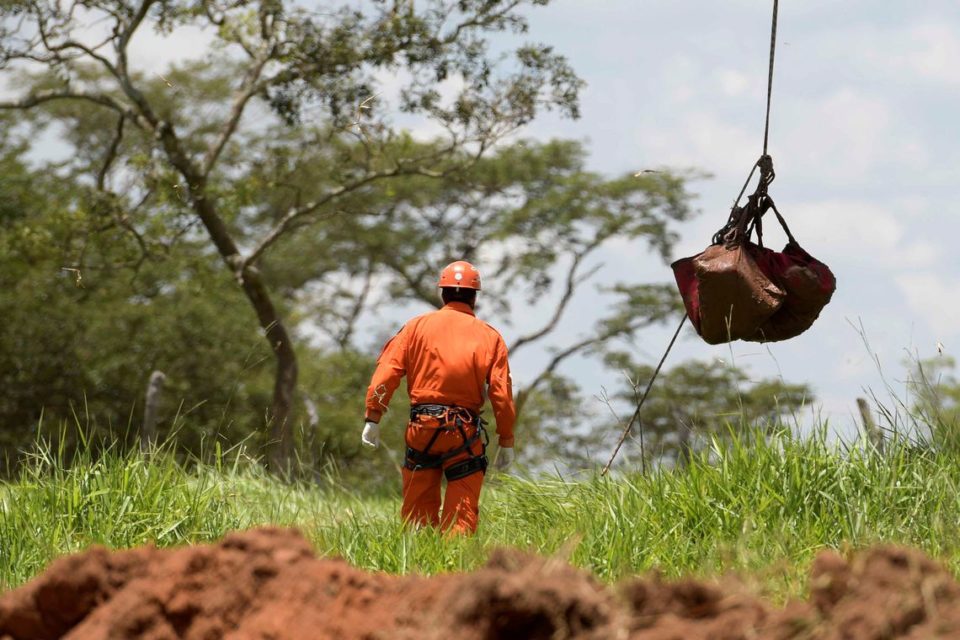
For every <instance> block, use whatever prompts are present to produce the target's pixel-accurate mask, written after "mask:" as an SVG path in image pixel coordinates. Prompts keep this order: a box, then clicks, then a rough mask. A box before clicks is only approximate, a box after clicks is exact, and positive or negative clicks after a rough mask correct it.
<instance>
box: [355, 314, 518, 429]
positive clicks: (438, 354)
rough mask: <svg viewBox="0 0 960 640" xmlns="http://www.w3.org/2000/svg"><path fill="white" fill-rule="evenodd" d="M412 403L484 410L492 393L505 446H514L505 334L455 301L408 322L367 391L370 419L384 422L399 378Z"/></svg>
mask: <svg viewBox="0 0 960 640" xmlns="http://www.w3.org/2000/svg"><path fill="white" fill-rule="evenodd" d="M404 375H406V376H407V388H408V391H409V393H410V403H411V404H412V405H417V404H444V405H453V406H459V407H464V408H466V409H470V410H471V411H475V412H477V411H480V409H481V408H482V407H483V403H484V399H485V395H486V394H485V387H486V388H488V389H489V393H490V400H491V403H492V405H493V409H494V415H495V417H496V421H497V433H498V434H499V435H500V440H501V443H502V444H503V445H504V446H511V444H512V442H513V423H514V420H515V409H514V406H513V389H512V387H511V381H510V368H509V365H508V364H507V347H506V345H505V344H504V342H503V338H502V337H501V336H500V334H499V333H498V332H497V331H496V330H495V329H494V328H493V327H491V326H490V325H488V324H487V323H485V322H483V321H482V320H479V319H477V318H476V317H475V316H474V315H473V311H472V309H470V307H469V306H468V305H466V304H462V303H457V302H453V303H450V304H447V305H445V306H444V307H443V308H442V309H439V310H437V311H433V312H431V313H427V314H424V315H422V316H418V317H416V318H414V319H413V320H411V321H410V322H408V323H407V324H406V325H405V326H404V327H403V329H401V330H400V333H398V334H397V335H396V336H394V337H393V338H392V339H391V340H390V341H389V342H388V343H387V344H386V346H384V348H383V352H382V353H381V354H380V357H379V358H378V360H377V370H376V372H374V375H373V379H372V381H371V384H370V389H369V390H368V393H367V415H368V417H372V418H373V419H376V420H379V418H380V415H381V414H382V413H383V411H384V410H385V408H386V405H387V404H389V401H390V398H391V397H392V395H393V392H394V391H395V390H396V388H397V386H398V385H399V383H400V378H401V377H403V376H404Z"/></svg>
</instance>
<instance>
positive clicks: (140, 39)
mask: <svg viewBox="0 0 960 640" xmlns="http://www.w3.org/2000/svg"><path fill="white" fill-rule="evenodd" d="M150 26H151V25H145V26H144V27H143V28H142V29H141V30H140V31H138V32H137V35H136V37H134V39H133V40H131V41H130V53H129V57H130V60H131V64H132V65H133V66H134V67H135V68H136V70H137V71H141V72H145V73H148V74H154V73H163V71H164V70H165V69H168V68H169V67H170V66H171V65H173V64H179V63H183V62H186V61H188V60H196V59H199V58H201V57H203V56H205V55H208V54H209V52H210V46H211V45H212V44H213V41H214V39H215V38H216V35H215V33H214V32H213V30H212V29H199V28H197V27H194V26H182V27H178V28H177V29H175V30H174V31H173V32H172V33H170V34H161V33H158V32H157V31H155V30H154V29H152V28H150Z"/></svg>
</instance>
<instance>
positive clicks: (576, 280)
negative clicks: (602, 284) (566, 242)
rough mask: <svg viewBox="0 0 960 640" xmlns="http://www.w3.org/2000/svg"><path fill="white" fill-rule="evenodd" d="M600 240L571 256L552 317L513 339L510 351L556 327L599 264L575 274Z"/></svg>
mask: <svg viewBox="0 0 960 640" xmlns="http://www.w3.org/2000/svg"><path fill="white" fill-rule="evenodd" d="M600 244H601V242H597V241H594V242H592V243H591V244H590V245H588V246H587V247H586V248H585V249H584V250H582V251H578V252H576V253H575V254H574V256H573V262H571V263H570V269H569V270H568V271H567V279H566V285H565V287H564V291H563V295H562V296H561V298H560V301H559V302H558V303H557V308H556V309H554V312H553V317H551V318H550V320H548V321H547V323H546V324H545V325H544V326H543V327H541V328H540V329H538V330H537V331H534V332H533V333H529V334H527V335H525V336H521V337H520V338H517V340H516V341H514V343H513V345H511V346H510V353H515V352H516V350H517V349H519V348H520V347H522V346H524V345H526V344H530V343H531V342H533V341H535V340H539V339H540V338H542V337H543V336H545V335H547V334H548V333H550V332H551V331H553V330H554V329H556V328H557V324H559V322H560V319H561V318H562V317H563V315H564V313H565V312H566V310H567V307H568V306H569V304H570V300H571V299H572V298H573V294H574V293H575V292H576V289H577V286H579V285H580V284H581V283H583V282H584V281H585V280H588V279H589V278H590V277H592V276H593V275H594V274H595V273H596V272H597V271H598V270H599V269H600V266H601V265H597V266H595V267H593V268H592V269H590V271H588V272H587V273H585V274H584V275H583V276H579V277H578V276H577V271H578V270H579V269H580V265H581V264H582V263H583V259H584V258H585V257H586V256H587V255H588V254H590V253H591V252H592V251H593V250H594V249H596V248H597V247H599V246H600Z"/></svg>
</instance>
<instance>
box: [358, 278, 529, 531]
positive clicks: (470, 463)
mask: <svg viewBox="0 0 960 640" xmlns="http://www.w3.org/2000/svg"><path fill="white" fill-rule="evenodd" d="M437 284H438V286H439V287H440V296H441V299H442V300H443V308H441V309H439V310H437V311H433V312H430V313H426V314H424V315H421V316H418V317H416V318H414V319H412V320H410V321H409V322H408V323H407V324H406V325H404V327H403V328H402V329H401V330H400V332H399V333H398V334H397V335H395V336H394V337H393V338H391V339H390V341H388V342H387V344H386V345H385V346H384V347H383V351H382V352H381V353H380V357H379V358H378V359H377V368H376V371H374V373H373V379H372V380H371V381H370V387H369V389H368V390H367V402H366V419H365V425H364V428H363V435H362V437H361V439H362V442H363V444H365V445H367V446H370V447H377V446H379V444H380V426H379V422H380V418H381V416H382V415H383V413H384V412H385V411H386V410H387V406H388V405H389V404H390V398H391V397H392V396H393V392H394V391H396V389H397V387H398V386H399V385H400V379H401V378H402V377H403V376H407V389H408V392H409V394H410V404H411V408H410V422H409V423H408V424H407V432H406V444H407V453H406V459H405V461H404V465H403V506H402V508H401V515H402V517H403V519H404V520H405V521H406V522H409V523H411V524H415V525H432V526H439V527H441V528H442V529H443V530H445V531H453V532H457V533H473V532H474V531H476V529H477V521H478V517H479V499H480V488H481V487H482V486H483V478H484V474H485V473H486V469H487V457H486V444H487V442H486V432H485V430H484V427H483V421H482V420H481V418H480V409H481V408H482V407H483V403H484V399H485V398H486V397H487V395H488V394H489V397H490V403H491V405H492V406H493V413H494V417H495V418H496V421H497V436H498V437H499V445H500V451H499V453H498V455H497V467H498V468H499V469H501V470H505V469H506V468H508V467H509V466H510V464H511V463H512V462H513V459H514V452H513V424H514V421H515V420H516V408H515V407H514V404H513V389H512V386H511V380H510V366H509V364H508V363H507V346H506V344H505V343H504V341H503V338H502V337H501V336H500V334H499V333H498V332H497V330H496V329H494V328H493V327H491V326H490V325H488V324H487V323H485V322H483V321H481V320H478V319H477V318H476V316H474V311H473V310H474V307H475V305H476V300H477V292H478V291H480V273H479V272H478V271H477V268H476V267H474V266H473V265H472V264H470V263H469V262H464V261H458V262H454V263H452V264H450V265H448V266H447V267H445V268H444V269H443V271H442V272H441V273H440V280H439V282H438V283H437ZM443 476H446V478H447V490H446V494H445V495H444V499H443V515H442V517H441V515H440V507H441V503H440V484H441V480H442V478H443Z"/></svg>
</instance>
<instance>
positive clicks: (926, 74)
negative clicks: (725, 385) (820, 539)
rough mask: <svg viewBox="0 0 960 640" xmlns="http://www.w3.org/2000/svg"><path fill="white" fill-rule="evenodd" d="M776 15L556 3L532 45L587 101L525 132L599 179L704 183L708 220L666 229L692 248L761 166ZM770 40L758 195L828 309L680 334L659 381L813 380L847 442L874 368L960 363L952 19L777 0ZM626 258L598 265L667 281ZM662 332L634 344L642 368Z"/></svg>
mask: <svg viewBox="0 0 960 640" xmlns="http://www.w3.org/2000/svg"><path fill="white" fill-rule="evenodd" d="M771 8H772V3H770V2H765V1H760V0H728V1H726V2H712V1H711V2H706V1H704V2H693V1H689V2H675V1H666V0H664V1H660V0H645V1H643V2H638V1H637V0H596V1H586V0H559V1H558V2H555V3H553V4H551V5H550V6H549V7H547V8H545V9H543V10H542V11H539V12H537V13H536V14H534V15H533V16H532V27H533V28H532V30H531V34H530V35H531V37H532V38H535V39H538V40H543V41H548V42H551V43H554V44H556V47H557V49H558V50H559V51H561V52H563V53H565V54H566V55H567V56H568V57H569V59H570V61H571V63H572V64H573V66H574V67H575V68H576V69H577V71H578V72H579V73H580V75H581V76H582V77H583V78H585V79H586V81H587V83H588V86H587V88H586V89H585V91H584V92H583V94H582V100H583V113H582V118H581V119H580V120H579V121H577V122H564V121H561V120H559V119H556V118H544V119H541V120H540V121H538V122H536V123H535V124H534V125H533V126H531V127H530V129H529V133H530V134H531V135H533V136H535V137H538V138H550V137H572V138H578V139H585V140H588V141H589V148H590V151H591V162H590V165H591V167H592V168H593V169H595V170H598V171H603V172H607V173H611V174H616V173H620V172H623V171H629V170H638V169H643V168H657V167H661V166H667V167H673V168H695V169H698V170H701V171H704V172H706V173H708V174H710V175H711V176H712V177H711V178H710V179H709V180H703V181H698V182H696V183H694V184H692V185H691V188H692V190H693V191H695V192H696V193H697V194H698V198H697V200H696V206H697V208H698V209H699V210H700V211H701V214H700V216H698V218H697V219H695V220H694V221H691V222H689V223H686V224H683V225H680V226H679V227H678V231H679V233H680V235H681V241H680V243H679V246H678V247H677V250H676V252H675V253H676V257H681V256H685V255H691V254H694V253H696V252H698V251H700V250H702V249H703V248H704V247H705V246H706V245H707V244H708V243H709V238H710V236H711V235H712V233H713V232H714V231H715V230H716V229H717V228H719V227H720V226H721V225H722V224H723V223H724V221H725V219H726V216H727V213H728V211H729V206H730V204H731V202H732V200H733V198H734V197H735V196H736V194H737V192H738V191H739V189H740V186H741V185H742V183H743V180H744V179H745V177H746V174H747V172H748V171H749V169H750V167H751V165H752V163H753V162H754V161H755V160H756V158H757V157H758V156H759V155H760V152H761V150H762V144H763V115H764V102H765V98H766V74H767V61H768V48H769V29H770V17H771ZM778 32H779V33H778V48H777V56H776V67H775V78H774V85H773V105H772V114H771V125H770V126H771V131H770V147H769V151H770V154H771V155H772V156H773V158H774V162H775V165H776V170H777V179H776V181H775V182H774V184H773V185H772V186H771V189H770V192H771V195H773V197H774V198H775V199H776V202H777V204H778V207H779V208H780V210H781V211H782V212H783V213H784V215H785V217H786V218H787V220H788V223H789V224H790V226H791V230H792V231H793V233H794V235H795V236H796V237H797V239H798V240H799V241H800V243H801V244H802V245H803V246H804V247H805V248H806V249H807V250H808V251H809V252H811V253H812V254H813V255H815V256H816V257H818V258H819V259H821V260H822V261H824V262H826V263H827V264H829V265H830V266H831V268H832V269H833V271H834V272H835V274H836V276H837V280H838V285H837V292H836V294H835V295H834V298H833V301H832V302H831V304H830V305H829V306H828V307H827V308H826V309H825V310H824V312H823V314H822V315H821V317H820V319H819V320H818V321H817V323H816V324H815V325H814V326H813V328H812V329H810V330H809V331H808V332H807V333H805V334H803V335H802V336H800V337H798V338H795V339H793V340H790V341H786V342H783V343H773V344H769V345H766V346H764V345H756V344H750V343H743V342H738V343H734V344H733V345H729V346H710V345H707V344H705V343H703V342H702V341H700V340H698V339H697V338H696V337H695V336H692V335H689V334H688V335H687V336H686V337H685V339H684V340H682V341H681V342H680V343H679V346H678V347H676V348H675V350H674V352H673V353H672V354H671V356H670V360H668V363H669V362H678V361H681V360H685V359H689V358H698V359H711V358H720V359H723V360H725V361H731V360H732V361H735V362H736V363H737V364H738V365H740V366H746V367H747V368H748V370H749V371H750V373H751V374H752V375H754V376H757V377H761V376H781V375H782V376H783V378H784V379H786V380H788V381H793V382H807V383H809V384H810V385H811V386H812V387H813V388H814V390H815V391H816V394H817V396H818V399H819V401H820V406H819V407H818V409H819V410H820V412H821V414H822V415H823V417H825V418H828V419H829V420H830V421H831V422H832V423H833V425H834V426H835V428H837V429H838V430H839V431H842V432H848V433H849V432H850V431H851V429H854V428H855V427H854V426H853V425H854V418H853V416H854V414H855V413H856V405H855V399H856V397H857V396H863V395H865V390H866V389H873V390H874V391H875V392H877V393H879V394H880V395H881V396H884V395H885V393H884V383H883V379H882V378H881V375H880V373H879V371H880V370H882V371H884V372H885V373H884V378H886V379H887V381H888V382H889V383H890V384H891V385H893V386H894V388H895V390H896V391H897V392H898V393H900V392H901V391H902V385H898V384H897V383H898V381H901V382H902V380H903V379H904V377H905V376H904V368H903V361H904V359H905V358H906V357H907V356H908V354H910V353H914V354H918V355H919V356H920V357H921V358H930V357H938V353H939V352H938V349H937V344H938V343H940V344H942V345H943V346H944V354H945V355H951V354H952V355H957V354H958V353H960V349H958V347H960V257H958V256H957V254H956V252H955V246H954V244H955V243H954V238H955V237H956V236H957V235H958V234H960V215H958V214H960V205H958V204H957V203H958V196H960V147H958V146H957V140H958V138H960V135H958V134H960V124H958V120H957V117H956V114H957V113H958V111H960V5H958V4H957V3H956V2H952V1H939V0H928V1H925V2H922V3H906V2H876V1H872V2H868V1H865V0H846V1H845V2H842V3H839V2H828V1H825V0H803V1H802V2H801V1H797V0H794V1H791V0H785V1H783V2H780V14H779V26H778ZM767 226H768V228H769V227H770V225H767ZM768 233H769V232H768ZM776 242H777V241H776V240H773V239H772V238H771V239H770V240H768V243H769V244H771V245H773V244H774V243H776ZM622 249H623V250H624V251H623V252H622V253H620V254H619V255H618V254H615V253H614V252H610V255H607V256H604V259H605V260H606V261H607V262H608V264H609V268H610V269H611V270H612V271H617V270H623V269H630V270H636V269H638V268H639V269H640V270H641V272H642V273H644V275H646V276H648V277H649V278H650V279H653V280H656V279H662V280H667V279H669V277H670V272H669V271H668V269H667V268H666V267H665V265H663V264H661V263H660V262H659V261H657V260H653V259H651V258H649V257H647V256H644V255H637V254H636V253H633V254H631V253H630V252H629V248H628V247H623V248H622ZM671 329H672V328H670V329H663V330H661V331H653V330H651V331H649V332H647V335H645V336H644V337H643V339H642V344H641V345H640V350H641V353H644V352H645V353H647V357H648V361H650V362H655V361H656V359H657V358H658V357H659V355H660V353H661V352H662V349H663V348H664V347H665V345H666V343H667V341H668V340H669V336H670V332H671ZM690 334H692V330H691V331H690ZM864 337H866V339H867V341H868V342H869V347H870V348H867V346H866V345H865V344H864V340H863V338H864ZM878 362H879V369H878V364H877V363H878Z"/></svg>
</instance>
